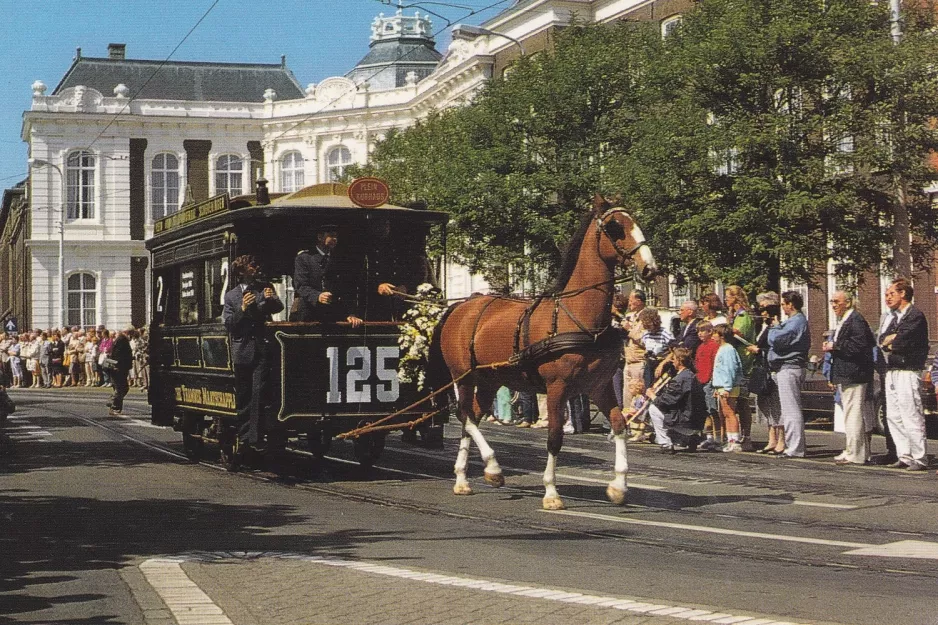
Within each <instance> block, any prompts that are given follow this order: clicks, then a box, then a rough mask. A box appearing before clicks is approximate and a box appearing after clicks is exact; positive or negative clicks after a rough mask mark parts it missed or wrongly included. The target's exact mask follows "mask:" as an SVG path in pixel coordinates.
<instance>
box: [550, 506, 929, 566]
mask: <svg viewBox="0 0 938 625" xmlns="http://www.w3.org/2000/svg"><path fill="white" fill-rule="evenodd" d="M541 512H546V513H547V514H559V515H561V516H572V517H582V518H587V519H597V520H602V521H611V522H613V523H625V524H627V525H644V526H648V527H664V528H668V529H677V530H687V531H690V532H705V533H708V534H723V535H729V536H744V537H747V538H762V539H766V540H778V541H782V542H791V543H806V544H809V545H825V546H828V547H847V548H850V549H852V551H845V552H843V555H855V556H881V557H887V558H918V559H926V560H938V543H931V542H926V541H919V540H902V541H899V542H894V543H886V544H884V545H871V544H869V543H854V542H848V541H844V540H827V539H825V538H808V537H806V536H788V535H785V534H768V533H764V532H747V531H743V530H731V529H726V528H723V527H710V526H708V525H690V524H688V523H670V522H667V521H648V520H645V519H630V518H626V517H622V516H610V515H608V514H598V513H595V512H578V511H576V510H541Z"/></svg>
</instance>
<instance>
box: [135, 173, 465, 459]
mask: <svg viewBox="0 0 938 625" xmlns="http://www.w3.org/2000/svg"><path fill="white" fill-rule="evenodd" d="M358 182H359V181H354V182H353V183H352V184H351V185H349V186H345V185H342V184H338V183H327V184H318V185H314V186H311V187H306V188H303V189H301V190H299V191H297V192H295V193H291V194H279V195H278V194H273V195H269V194H268V193H267V190H266V182H265V181H263V180H261V181H258V193H257V194H256V195H253V196H240V197H235V198H229V197H228V196H227V195H219V196H216V197H213V198H211V199H209V200H207V201H204V202H200V203H197V204H193V205H189V206H184V207H182V208H181V209H180V210H179V211H178V212H176V213H174V214H172V215H170V216H167V217H165V218H164V219H161V220H159V221H158V222H156V223H155V225H154V236H153V238H151V239H149V240H148V241H147V249H148V250H149V251H150V254H151V271H152V276H151V277H152V293H153V302H152V311H153V314H152V320H151V323H150V330H149V331H150V339H149V352H150V387H149V396H148V397H149V402H150V404H151V407H152V422H153V423H154V424H157V425H164V426H166V425H171V426H173V427H174V428H175V429H176V430H177V431H180V432H181V433H182V437H183V446H184V449H185V452H186V455H187V456H189V457H190V458H192V459H197V458H201V457H202V452H203V446H204V444H205V443H206V442H209V443H212V444H215V445H218V446H219V448H220V450H221V460H222V462H223V463H224V464H225V465H226V466H227V467H228V468H229V469H231V470H234V469H236V468H237V467H238V465H239V464H240V462H241V459H242V457H243V451H239V447H240V446H239V445H238V443H237V439H238V429H239V427H240V423H239V421H238V413H237V407H236V396H237V393H236V388H235V375H234V367H233V365H232V343H231V339H230V337H229V335H228V332H227V330H226V328H225V324H224V320H223V309H224V297H225V293H226V292H227V291H228V290H229V289H230V288H232V287H233V286H235V284H236V283H237V280H236V279H235V278H234V276H233V275H231V273H230V272H229V268H230V267H231V265H232V262H233V261H234V259H235V258H237V257H238V256H240V255H243V254H251V255H253V256H254V257H255V258H256V259H257V261H258V264H259V266H260V270H261V272H262V274H263V280H264V281H265V282H269V283H271V284H272V286H273V288H274V290H275V292H276V293H277V295H278V296H279V298H280V300H281V301H282V302H283V304H284V310H283V312H281V313H278V314H277V315H274V316H273V320H272V321H270V322H267V323H266V324H265V331H266V338H267V345H268V349H269V352H268V359H267V362H268V363H269V366H270V371H269V380H268V383H267V385H266V393H265V394H264V396H263V397H262V406H263V409H262V419H263V424H262V426H263V427H262V428H261V429H262V430H263V431H264V432H265V433H266V437H267V443H268V447H269V448H279V447H281V446H284V445H287V444H288V443H289V444H290V445H291V446H293V445H295V444H296V443H300V444H304V445H308V449H309V451H310V452H312V454H313V456H314V457H322V456H323V455H324V454H325V453H326V451H327V450H328V448H329V445H330V442H331V441H332V440H333V439H334V438H335V437H336V436H343V434H346V433H348V432H350V431H353V430H358V429H360V428H362V427H367V426H368V425H369V424H372V423H374V422H375V421H378V420H381V419H385V418H386V417H387V416H389V415H394V413H397V412H400V414H397V415H395V416H394V417H393V419H391V420H390V421H389V422H387V423H385V424H384V425H382V428H381V429H379V430H378V431H372V432H368V433H365V434H364V435H360V436H358V435H353V436H352V437H350V438H351V439H352V442H353V444H354V452H355V456H356V458H357V459H358V461H359V462H360V463H362V464H364V465H368V464H371V463H372V462H374V461H375V460H376V459H377V458H378V456H379V454H380V453H381V450H382V449H383V447H384V437H385V435H386V434H387V432H388V431H391V430H392V429H393V427H394V426H397V427H399V428H400V429H404V434H405V436H409V437H416V433H417V432H418V431H419V432H420V435H421V436H422V437H423V438H424V439H426V440H427V441H430V442H437V443H439V442H442V428H443V423H444V422H445V421H446V419H447V415H446V414H443V413H441V414H436V415H434V416H433V417H432V418H429V419H428V418H426V415H427V414H428V411H429V408H428V407H427V406H425V405H418V406H413V407H411V406H412V404H414V403H415V402H417V401H418V400H419V399H420V397H421V396H422V395H424V394H422V393H420V392H419V391H418V389H417V388H416V384H414V383H404V382H401V381H400V380H399V379H398V364H399V360H400V348H399V345H398V338H399V336H400V331H401V330H400V325H401V324H400V316H401V314H402V312H403V310H405V309H406V306H407V301H406V299H405V298H402V297H401V296H399V295H393V296H386V295H385V296H382V295H379V294H378V292H377V288H378V285H377V284H375V282H376V281H377V280H379V279H381V278H379V277H378V276H379V274H381V273H382V272H379V271H378V270H377V269H378V268H383V269H384V270H388V269H389V267H390V269H392V270H393V272H394V275H395V276H396V282H397V283H398V286H401V287H403V289H402V290H406V291H407V292H408V293H411V294H412V293H415V291H416V286H417V285H418V284H421V283H425V282H431V283H433V280H434V279H433V273H434V271H433V267H432V265H431V263H430V261H429V260H428V256H427V241H428V238H431V240H434V241H435V240H439V241H440V248H439V249H440V250H442V251H444V252H445V228H446V215H445V214H444V213H441V212H436V211H430V210H421V209H411V208H405V207H401V206H394V205H391V204H388V203H386V195H387V187H386V185H384V183H383V182H381V181H374V180H373V179H372V181H371V183H370V184H369V183H367V182H366V183H365V184H356V183H358ZM382 187H383V194H382ZM350 189H353V190H355V193H350V192H349V190H350ZM363 189H364V192H363V191H362V190H363ZM382 199H384V200H385V202H382ZM326 224H328V227H329V229H333V230H335V231H336V232H337V234H338V245H337V246H336V248H335V250H334V251H333V253H332V258H333V260H332V261H331V263H330V266H332V265H334V266H335V267H337V269H336V275H335V279H334V288H333V289H332V290H333V291H334V296H335V297H336V298H337V301H338V302H342V305H343V306H344V307H345V308H346V309H347V310H349V311H350V312H352V313H354V314H355V316H357V317H359V318H361V319H363V320H364V323H363V324H362V325H361V326H360V327H353V326H352V324H350V323H348V322H344V321H337V322H328V323H318V322H297V321H290V311H291V309H294V310H295V309H296V306H294V305H293V302H294V292H293V285H292V281H293V272H294V262H295V259H296V257H297V255H298V254H299V253H302V252H303V251H307V250H315V245H316V233H317V231H319V230H321V229H322V227H323V226H325V225H326ZM437 237H439V239H437ZM383 275H385V276H386V275H387V273H386V272H384V274H383ZM408 407H411V408H409V409H408ZM421 417H424V419H423V420H422V421H421ZM415 422H419V424H418V425H414V423H415ZM242 450H243V448H242Z"/></svg>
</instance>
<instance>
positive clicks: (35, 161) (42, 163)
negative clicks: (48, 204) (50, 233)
mask: <svg viewBox="0 0 938 625" xmlns="http://www.w3.org/2000/svg"><path fill="white" fill-rule="evenodd" d="M28 162H29V166H30V168H32V167H52V168H53V169H55V170H56V171H57V172H59V178H61V180H62V202H61V204H60V206H59V221H58V226H59V324H58V325H59V328H60V329H61V328H64V327H65V254H64V248H65V202H66V199H65V193H66V188H65V174H64V173H62V168H61V167H59V166H58V165H56V164H55V163H50V162H49V161H46V160H43V159H41V158H31V159H29V161H28Z"/></svg>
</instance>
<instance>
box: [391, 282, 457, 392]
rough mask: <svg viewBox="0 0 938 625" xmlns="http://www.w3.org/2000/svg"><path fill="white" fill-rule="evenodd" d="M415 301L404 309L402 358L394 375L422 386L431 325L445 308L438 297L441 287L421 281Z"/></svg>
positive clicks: (437, 319) (433, 325) (428, 352)
mask: <svg viewBox="0 0 938 625" xmlns="http://www.w3.org/2000/svg"><path fill="white" fill-rule="evenodd" d="M413 299H414V301H415V302H416V303H415V304H414V306H413V307H411V309H410V310H408V311H407V312H406V313H404V320H403V323H402V324H401V335H400V337H398V339H397V342H398V345H400V346H401V360H400V364H399V366H398V369H397V377H398V379H399V380H400V381H401V382H416V383H417V388H418V389H420V390H422V389H423V384H424V380H425V378H426V367H427V360H428V358H429V355H430V340H431V339H432V338H433V329H434V328H435V327H436V324H437V323H439V321H440V318H441V317H442V316H443V313H444V312H445V311H446V302H445V301H444V300H443V299H442V298H441V297H440V290H439V289H437V288H436V287H434V286H433V285H432V284H426V283H424V284H421V285H420V286H418V287H417V294H416V296H415V297H414V298H413Z"/></svg>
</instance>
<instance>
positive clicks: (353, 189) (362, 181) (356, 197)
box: [348, 178, 391, 208]
mask: <svg viewBox="0 0 938 625" xmlns="http://www.w3.org/2000/svg"><path fill="white" fill-rule="evenodd" d="M390 195H391V190H390V189H389V188H388V183H386V182H385V181H384V180H381V179H380V178H356V179H355V180H353V181H352V184H350V185H349V186H348V199H350V200H352V203H353V204H355V205H356V206H361V207H362V208H375V207H376V206H381V205H382V204H386V203H387V201H388V198H389V197H390Z"/></svg>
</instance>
